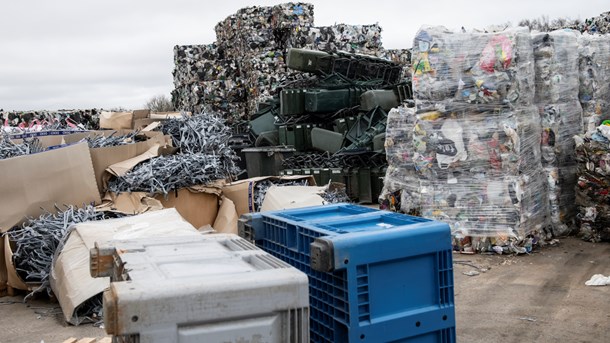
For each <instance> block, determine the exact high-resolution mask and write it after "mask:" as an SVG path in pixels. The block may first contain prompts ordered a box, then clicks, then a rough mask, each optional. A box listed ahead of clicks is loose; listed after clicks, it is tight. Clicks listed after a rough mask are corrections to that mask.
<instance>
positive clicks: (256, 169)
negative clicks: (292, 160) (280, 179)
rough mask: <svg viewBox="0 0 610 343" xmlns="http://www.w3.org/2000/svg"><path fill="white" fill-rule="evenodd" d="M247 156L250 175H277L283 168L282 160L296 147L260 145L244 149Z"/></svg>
mask: <svg viewBox="0 0 610 343" xmlns="http://www.w3.org/2000/svg"><path fill="white" fill-rule="evenodd" d="M242 152H243V153H244V154H245V156H246V169H247V170H248V177H256V176H277V175H279V173H280V170H282V169H283V168H282V162H284V160H285V159H286V158H288V157H290V156H292V155H293V154H294V152H295V150H294V148H289V147H285V146H277V147H258V148H248V149H243V150H242Z"/></svg>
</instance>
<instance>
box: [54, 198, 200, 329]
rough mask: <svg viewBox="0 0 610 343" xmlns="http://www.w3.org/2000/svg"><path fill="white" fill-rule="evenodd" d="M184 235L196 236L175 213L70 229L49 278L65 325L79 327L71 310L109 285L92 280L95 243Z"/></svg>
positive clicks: (106, 280) (97, 223) (99, 279)
mask: <svg viewBox="0 0 610 343" xmlns="http://www.w3.org/2000/svg"><path fill="white" fill-rule="evenodd" d="M186 235H190V236H197V235H199V232H198V231H197V230H196V229H195V228H194V227H193V226H192V225H190V224H189V223H188V222H186V221H185V220H184V219H183V218H182V217H181V216H180V214H179V213H178V212H177V211H176V210H175V209H166V210H161V211H153V212H148V213H145V214H142V215H138V216H133V217H125V218H120V219H110V220H102V221H97V222H86V223H80V224H76V225H73V226H72V227H71V233H70V235H69V236H68V239H67V241H66V243H65V245H64V246H63V249H62V250H61V251H60V252H57V254H56V256H55V260H54V263H53V267H52V269H51V278H50V281H51V288H52V289H53V293H55V296H56V297H57V299H58V301H59V304H60V306H61V309H62V311H63V313H64V318H65V319H66V321H68V322H70V323H73V324H78V322H75V319H74V318H73V317H74V310H75V309H76V308H77V307H78V306H79V305H81V304H82V303H84V302H85V301H86V300H88V299H90V298H91V297H93V296H95V295H97V294H99V293H101V292H102V291H103V290H104V289H105V288H107V287H108V286H109V285H110V278H93V277H91V274H90V263H89V251H90V249H91V248H93V247H94V244H95V242H100V243H104V242H108V241H111V240H124V239H136V238H144V237H159V236H186Z"/></svg>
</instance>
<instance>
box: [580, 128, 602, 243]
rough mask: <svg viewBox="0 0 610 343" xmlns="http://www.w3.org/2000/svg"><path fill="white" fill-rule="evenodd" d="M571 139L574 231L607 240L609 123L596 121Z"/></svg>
mask: <svg viewBox="0 0 610 343" xmlns="http://www.w3.org/2000/svg"><path fill="white" fill-rule="evenodd" d="M575 140H576V159H577V161H578V173H577V176H578V183H577V186H576V205H577V206H578V214H577V216H576V218H577V222H578V229H579V232H578V234H579V236H580V237H581V238H583V239H585V240H588V241H593V242H599V241H610V205H609V204H610V202H609V199H610V198H609V194H610V126H607V125H600V126H599V127H598V128H597V129H596V130H595V131H594V132H589V133H588V134H587V135H580V136H577V137H575Z"/></svg>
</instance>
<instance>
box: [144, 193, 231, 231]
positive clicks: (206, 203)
mask: <svg viewBox="0 0 610 343" xmlns="http://www.w3.org/2000/svg"><path fill="white" fill-rule="evenodd" d="M221 193H222V189H221V188H220V187H209V186H208V187H206V186H193V187H188V188H181V189H179V190H178V191H177V192H170V193H169V194H168V195H167V198H166V197H165V196H164V195H163V194H157V195H155V197H154V198H155V199H156V200H158V201H160V202H161V204H162V205H163V207H165V208H170V207H171V208H175V209H176V210H178V212H179V213H180V215H182V217H184V219H186V221H188V222H189V223H191V224H192V225H193V226H194V227H195V228H197V229H199V228H201V227H203V226H206V225H212V224H214V221H215V220H216V216H217V214H218V202H219V199H220V194H221Z"/></svg>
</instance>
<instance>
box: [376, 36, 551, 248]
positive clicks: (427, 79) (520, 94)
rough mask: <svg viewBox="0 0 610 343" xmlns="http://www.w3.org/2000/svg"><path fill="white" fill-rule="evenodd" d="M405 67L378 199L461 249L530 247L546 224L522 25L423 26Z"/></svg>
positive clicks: (530, 62) (528, 48)
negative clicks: (408, 75)
mask: <svg viewBox="0 0 610 343" xmlns="http://www.w3.org/2000/svg"><path fill="white" fill-rule="evenodd" d="M412 63H413V92H414V100H415V107H414V108H405V107H401V108H397V109H394V110H392V111H391V112H390V114H389V117H388V129H387V133H386V153H387V155H388V163H389V168H388V172H387V174H386V178H385V185H384V191H383V194H382V197H388V196H390V195H392V194H397V193H400V196H399V199H400V206H401V208H400V209H401V211H403V212H411V213H413V212H415V213H419V214H421V215H422V216H424V217H428V218H434V219H438V220H442V221H445V222H447V223H448V224H449V225H450V226H451V228H452V234H453V236H454V238H455V241H454V243H455V244H456V247H457V248H460V249H463V250H465V251H497V252H508V251H512V252H527V251H529V250H530V249H531V245H532V244H533V243H535V242H536V241H537V240H538V239H539V238H541V237H544V236H546V234H547V230H548V225H549V208H548V197H547V185H546V183H547V182H546V177H545V176H544V170H543V168H542V164H541V154H540V137H541V125H540V117H539V115H538V109H537V108H536V107H535V106H533V105H534V96H535V82H534V81H535V80H534V56H533V48H532V39H531V37H530V33H529V31H528V30H526V29H524V28H517V29H510V30H507V31H503V32H499V33H494V34H481V33H472V34H467V33H453V32H450V31H448V30H446V29H445V28H442V27H423V28H422V29H420V31H419V32H418V33H417V35H416V38H415V41H414V51H413V55H412Z"/></svg>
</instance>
